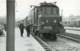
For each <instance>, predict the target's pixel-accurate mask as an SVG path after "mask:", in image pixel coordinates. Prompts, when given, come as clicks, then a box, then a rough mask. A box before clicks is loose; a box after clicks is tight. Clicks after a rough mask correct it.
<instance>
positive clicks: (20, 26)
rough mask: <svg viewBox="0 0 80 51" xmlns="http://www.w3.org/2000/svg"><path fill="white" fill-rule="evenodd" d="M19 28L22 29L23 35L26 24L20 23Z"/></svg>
mask: <svg viewBox="0 0 80 51" xmlns="http://www.w3.org/2000/svg"><path fill="white" fill-rule="evenodd" d="M19 29H20V33H21V36H23V32H24V25H23V24H22V23H21V24H20V25H19Z"/></svg>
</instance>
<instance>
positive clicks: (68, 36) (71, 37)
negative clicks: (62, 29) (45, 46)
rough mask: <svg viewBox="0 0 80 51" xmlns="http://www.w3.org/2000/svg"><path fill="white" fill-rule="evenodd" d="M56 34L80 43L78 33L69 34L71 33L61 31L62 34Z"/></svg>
mask: <svg viewBox="0 0 80 51" xmlns="http://www.w3.org/2000/svg"><path fill="white" fill-rule="evenodd" d="M57 36H60V37H64V38H67V39H70V40H72V41H75V42H77V43H80V35H76V34H71V33H63V34H57Z"/></svg>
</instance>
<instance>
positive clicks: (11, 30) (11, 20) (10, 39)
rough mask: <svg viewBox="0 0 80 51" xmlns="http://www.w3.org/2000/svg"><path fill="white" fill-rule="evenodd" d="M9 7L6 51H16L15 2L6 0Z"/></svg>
mask: <svg viewBox="0 0 80 51" xmlns="http://www.w3.org/2000/svg"><path fill="white" fill-rule="evenodd" d="M6 6H7V26H8V29H7V42H6V51H15V0H6Z"/></svg>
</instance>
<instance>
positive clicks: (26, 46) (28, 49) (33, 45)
mask: <svg viewBox="0 0 80 51" xmlns="http://www.w3.org/2000/svg"><path fill="white" fill-rule="evenodd" d="M15 35H16V36H15V51H45V49H44V48H43V47H42V46H41V45H40V44H39V42H37V40H35V38H34V37H33V36H31V35H30V37H27V32H26V30H24V34H23V37H21V36H20V31H19V29H18V28H16V31H15Z"/></svg>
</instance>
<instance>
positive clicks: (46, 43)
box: [33, 33, 80, 51]
mask: <svg viewBox="0 0 80 51" xmlns="http://www.w3.org/2000/svg"><path fill="white" fill-rule="evenodd" d="M33 36H34V35H33ZM57 36H58V37H61V38H65V39H66V38H67V39H69V40H71V41H75V42H77V43H80V41H79V37H80V36H79V35H76V36H75V35H73V34H68V33H66V34H57ZM34 38H35V39H36V40H37V41H38V42H39V43H40V44H41V45H42V47H43V48H44V49H45V50H46V51H57V50H60V49H59V48H62V49H64V47H65V46H67V45H64V47H62V45H63V44H64V43H63V42H61V40H58V41H43V40H42V39H41V38H39V37H38V36H34ZM59 41H60V42H59ZM56 43H57V44H56ZM58 43H62V45H61V44H59V45H60V46H61V47H58ZM67 43H68V42H67ZM52 44H53V45H52ZM55 44H56V45H57V47H58V48H57V47H55V46H56V45H55ZM53 46H54V47H53ZM67 48H68V47H67ZM68 49H69V48H68ZM75 49H76V48H75ZM63 51H64V50H63ZM75 51H76V50H75ZM79 51H80V50H79Z"/></svg>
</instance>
